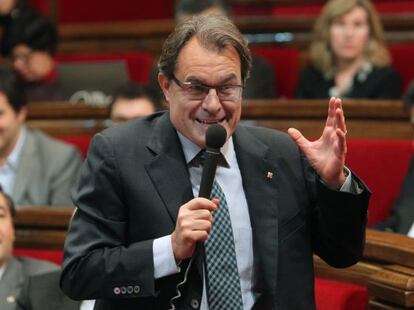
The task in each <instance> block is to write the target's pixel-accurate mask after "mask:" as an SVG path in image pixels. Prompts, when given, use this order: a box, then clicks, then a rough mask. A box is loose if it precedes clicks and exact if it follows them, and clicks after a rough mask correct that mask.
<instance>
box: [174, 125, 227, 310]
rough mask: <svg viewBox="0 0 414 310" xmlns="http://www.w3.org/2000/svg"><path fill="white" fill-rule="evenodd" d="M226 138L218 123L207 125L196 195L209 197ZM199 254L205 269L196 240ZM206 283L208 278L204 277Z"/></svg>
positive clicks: (179, 284)
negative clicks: (198, 186) (200, 174)
mask: <svg viewBox="0 0 414 310" xmlns="http://www.w3.org/2000/svg"><path fill="white" fill-rule="evenodd" d="M226 138H227V132H226V129H224V127H223V126H221V125H218V124H213V125H211V126H210V127H208V129H207V132H206V151H205V154H204V157H205V158H204V164H203V174H202V176H201V183H200V191H199V194H198V197H202V198H207V199H210V195H211V189H212V187H213V182H214V176H215V174H216V169H217V163H218V160H219V158H220V148H221V147H222V146H223V145H224V143H225V142H226ZM197 252H198V253H199V254H200V255H201V259H202V263H203V265H204V269H205V270H207V266H206V265H205V264H206V259H205V252H204V244H203V243H202V242H197V245H196V249H195V253H197ZM193 260H194V255H193V256H192V257H191V260H190V262H189V263H188V265H187V269H186V270H185V273H184V279H183V280H182V281H181V282H180V283H178V284H177V286H176V292H177V294H176V295H175V296H174V297H173V298H171V299H170V306H171V308H170V310H175V309H176V306H175V304H174V303H175V302H176V301H177V300H178V299H180V297H181V286H183V285H184V284H185V283H186V282H187V279H188V278H187V277H188V272H189V271H190V268H191V266H192V264H193ZM206 283H208V279H207V277H206Z"/></svg>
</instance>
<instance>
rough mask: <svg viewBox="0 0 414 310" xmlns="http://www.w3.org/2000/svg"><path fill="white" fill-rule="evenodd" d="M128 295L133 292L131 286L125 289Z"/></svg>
mask: <svg viewBox="0 0 414 310" xmlns="http://www.w3.org/2000/svg"><path fill="white" fill-rule="evenodd" d="M127 292H128V294H132V293H133V292H134V288H133V287H132V286H128V287H127Z"/></svg>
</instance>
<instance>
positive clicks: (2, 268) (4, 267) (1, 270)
mask: <svg viewBox="0 0 414 310" xmlns="http://www.w3.org/2000/svg"><path fill="white" fill-rule="evenodd" d="M5 270H6V264H3V266H1V267H0V280H1V278H3V275H4V271H5Z"/></svg>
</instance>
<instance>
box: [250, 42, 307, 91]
mask: <svg viewBox="0 0 414 310" xmlns="http://www.w3.org/2000/svg"><path fill="white" fill-rule="evenodd" d="M251 49H252V52H253V53H254V54H256V55H258V56H261V57H263V58H265V59H266V60H267V61H268V62H269V63H270V64H271V65H272V66H273V68H274V70H275V75H276V79H275V82H276V85H275V87H276V89H277V93H278V94H279V96H280V97H285V98H292V97H293V93H294V91H295V88H296V83H297V81H298V76H299V65H300V64H299V61H300V59H299V57H300V52H299V50H298V49H296V48H292V47H276V46H254V47H252V48H251Z"/></svg>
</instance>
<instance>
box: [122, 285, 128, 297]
mask: <svg viewBox="0 0 414 310" xmlns="http://www.w3.org/2000/svg"><path fill="white" fill-rule="evenodd" d="M126 292H127V289H126V287H125V286H121V294H122V295H125V294H126Z"/></svg>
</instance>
